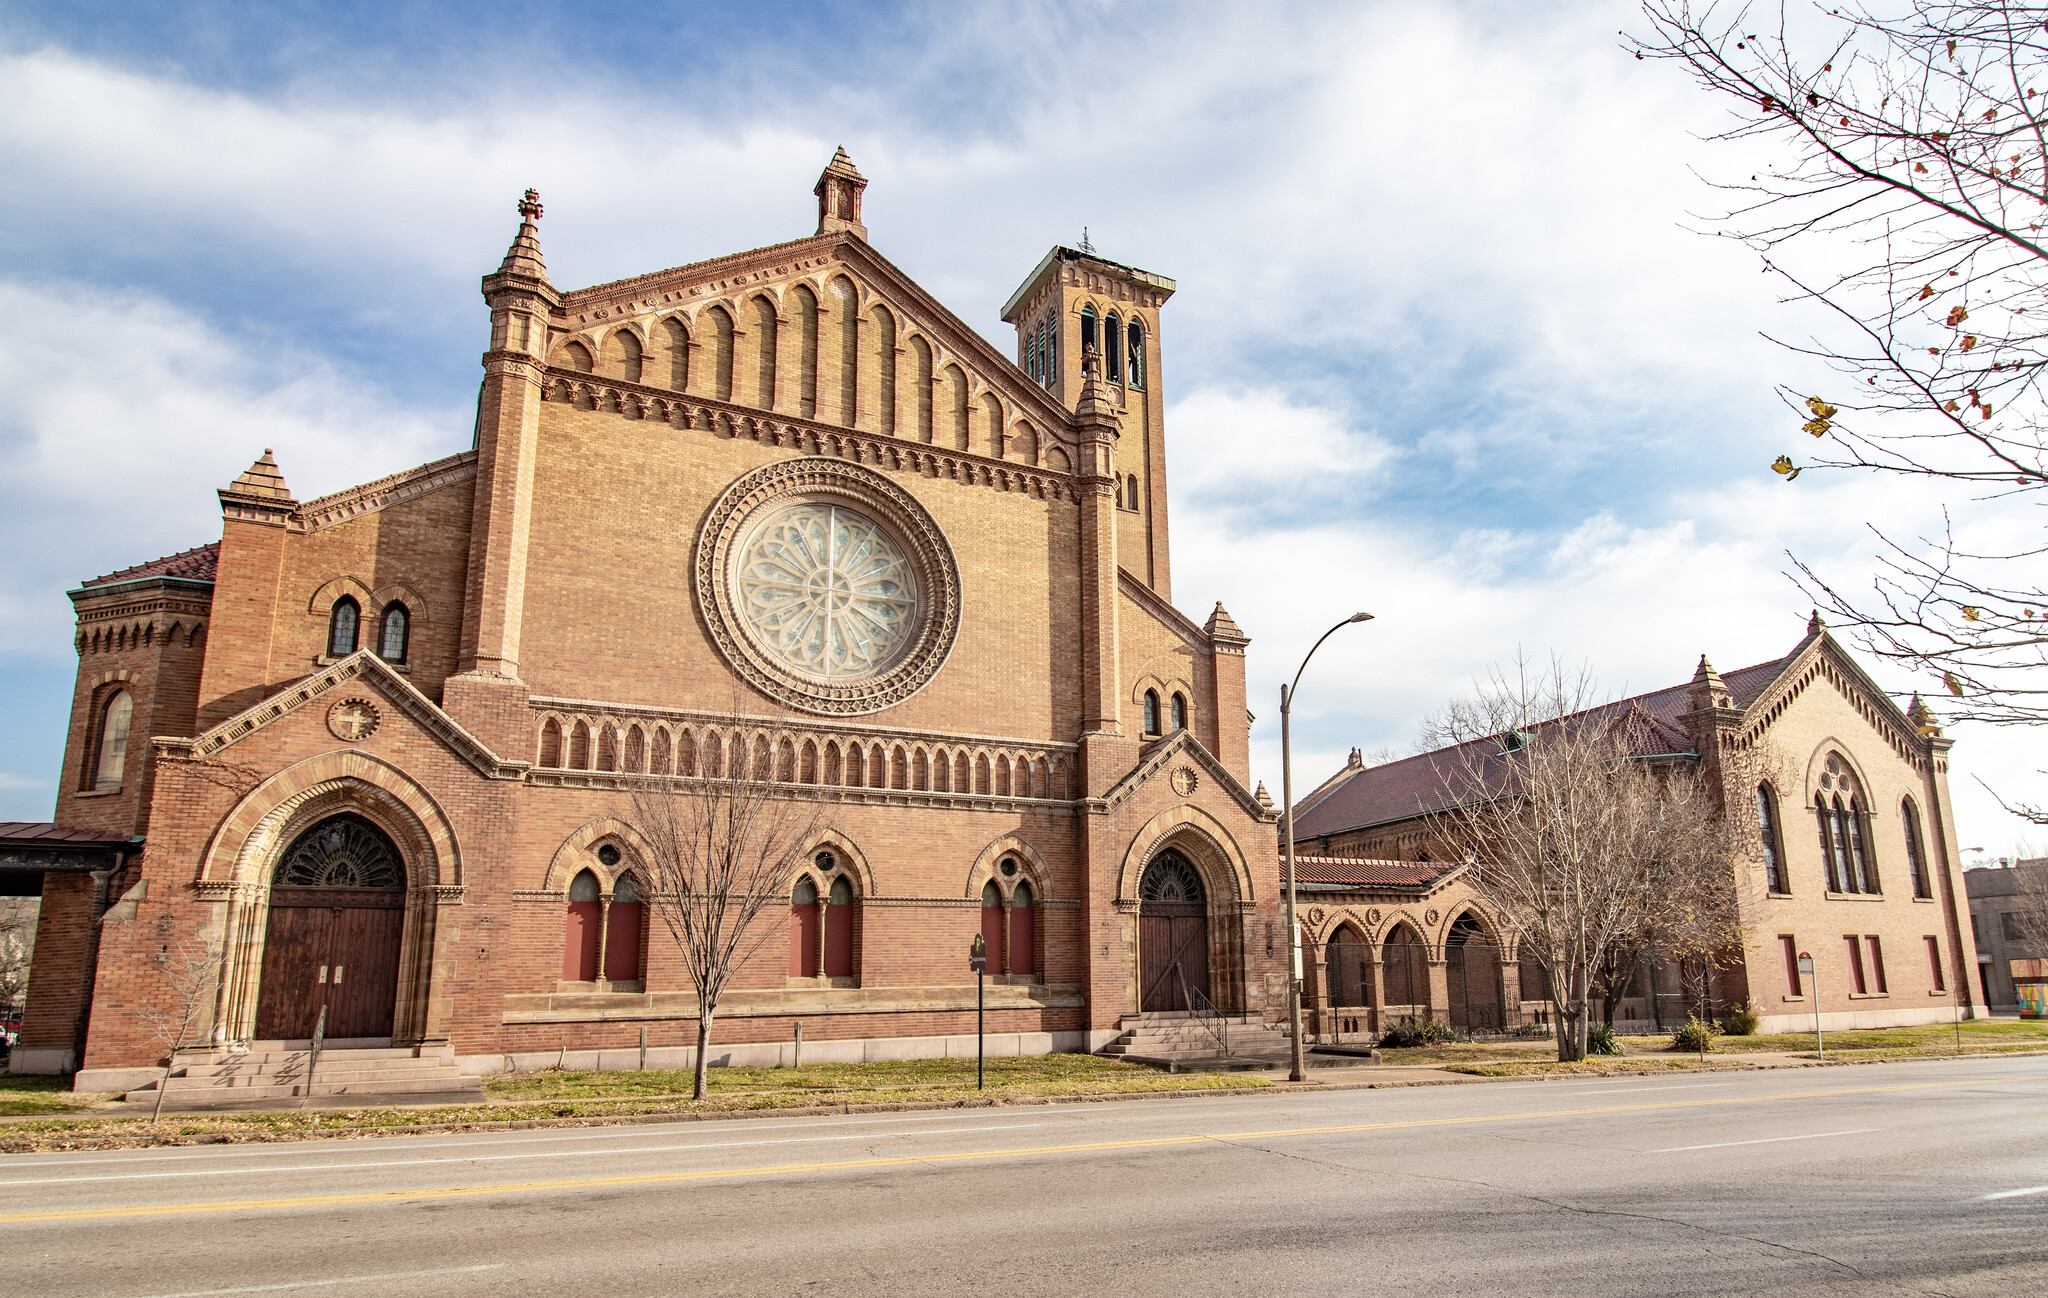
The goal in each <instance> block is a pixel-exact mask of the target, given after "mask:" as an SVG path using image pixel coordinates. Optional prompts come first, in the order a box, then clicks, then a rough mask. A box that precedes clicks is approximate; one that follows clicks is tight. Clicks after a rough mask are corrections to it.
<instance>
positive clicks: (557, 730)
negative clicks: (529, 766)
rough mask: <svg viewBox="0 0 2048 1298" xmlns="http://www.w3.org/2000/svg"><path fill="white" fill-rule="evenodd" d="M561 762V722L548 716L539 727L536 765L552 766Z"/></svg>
mask: <svg viewBox="0 0 2048 1298" xmlns="http://www.w3.org/2000/svg"><path fill="white" fill-rule="evenodd" d="M561 764H562V723H561V722H559V721H557V720H555V719H554V718H553V717H549V718H548V719H547V720H546V721H545V722H543V723H542V725H541V728H540V760H539V762H537V763H536V765H539V766H543V767H554V766H560V765H561Z"/></svg>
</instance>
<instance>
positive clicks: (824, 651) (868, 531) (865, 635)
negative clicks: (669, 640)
mask: <svg viewBox="0 0 2048 1298" xmlns="http://www.w3.org/2000/svg"><path fill="white" fill-rule="evenodd" d="M734 576H735V577H736V579H737V580H736V582H735V584H736V585H737V586H738V594H739V605H740V616H741V617H742V619H744V621H745V623H746V627H747V629H748V630H749V631H750V632H752V633H753V635H754V637H755V638H756V639H757V640H758V641H759V642H760V644H761V646H762V647H763V648H765V649H767V650H768V651H769V652H770V653H772V654H774V655H775V656H776V657H777V658H780V659H781V660H782V661H783V662H785V663H787V664H789V665H790V666H791V667H794V668H796V669H797V670H798V671H800V672H803V673H805V674H807V675H810V676H815V677H818V678H819V679H822V680H834V679H841V678H845V677H854V676H865V675H868V674H870V673H873V672H876V671H879V670H880V669H882V668H883V667H886V666H887V665H888V664H889V662H890V661H891V660H892V659H894V658H895V657H896V654H897V652H898V651H899V650H900V649H901V648H902V647H903V645H904V642H905V641H906V640H907V639H908V638H909V635H910V631H911V629H912V627H913V626H914V625H915V622H916V614H917V584H916V578H915V577H914V576H913V575H912V572H911V566H910V563H909V561H908V559H907V557H906V556H905V555H904V553H903V550H902V548H901V547H900V546H898V545H897V544H896V542H895V541H894V540H892V539H891V538H890V536H889V534H888V533H886V532H884V531H883V530H882V529H881V528H879V527H877V526H876V525H875V524H874V523H873V522H872V521H870V520H869V519H867V518H865V517H863V516H862V515H860V514H857V513H855V512H853V511H852V510H850V509H847V508H845V507H843V506H840V505H834V504H801V505H792V506H790V507H789V508H787V509H783V510H779V511H777V512H776V513H775V514H773V515H771V516H770V517H769V518H768V519H767V520H766V521H765V522H763V523H762V524H761V525H760V526H759V527H758V528H756V529H755V531H754V534H753V536H752V537H751V538H749V539H748V541H747V544H746V548H745V549H744V550H743V551H742V552H741V555H740V561H739V565H738V568H737V570H736V571H735V573H734Z"/></svg>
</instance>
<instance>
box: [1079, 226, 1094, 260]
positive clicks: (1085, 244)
mask: <svg viewBox="0 0 2048 1298" xmlns="http://www.w3.org/2000/svg"><path fill="white" fill-rule="evenodd" d="M1081 251H1082V252H1085V253H1087V254H1088V255H1089V256H1091V257H1093V256H1094V255H1095V245H1094V244H1092V243H1090V242H1089V241H1088V227H1087V226H1085V225H1084V226H1082V227H1081Z"/></svg>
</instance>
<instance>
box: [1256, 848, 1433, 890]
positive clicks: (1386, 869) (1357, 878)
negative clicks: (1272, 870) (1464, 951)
mask: <svg viewBox="0 0 2048 1298" xmlns="http://www.w3.org/2000/svg"><path fill="white" fill-rule="evenodd" d="M1457 868H1458V863H1457V862H1456V861H1369V860H1364V859H1353V858H1350V857H1341V856H1301V855H1296V856H1295V858H1294V881H1295V882H1296V883H1352V884H1358V885H1361V886H1365V887H1392V888H1419V887H1421V886H1423V885H1424V884H1428V883H1431V882H1433V881H1435V880H1437V879H1439V878H1442V877H1443V876H1444V875H1446V874H1449V873H1450V872H1451V871H1453V870H1455V869H1457Z"/></svg>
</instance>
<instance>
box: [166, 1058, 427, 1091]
mask: <svg viewBox="0 0 2048 1298" xmlns="http://www.w3.org/2000/svg"><path fill="white" fill-rule="evenodd" d="M463 1076H464V1074H463V1073H462V1072H461V1071H460V1070H459V1069H456V1068H452V1067H447V1068H431V1069H429V1068H413V1069H405V1070H396V1069H389V1068H329V1067H327V1065H325V1064H322V1065H321V1066H320V1069H319V1072H318V1074H317V1076H316V1080H318V1081H322V1082H354V1083H359V1084H365V1083H371V1082H389V1083H391V1084H392V1085H393V1086H396V1087H400V1088H404V1087H409V1086H414V1085H418V1084H420V1083H422V1082H427V1081H435V1080H438V1079H441V1078H450V1077H452V1078H458V1079H459V1078H461V1077H463ZM305 1080H306V1070H305V1069H303V1068H295V1069H287V1070H285V1071H282V1072H275V1073H236V1072H203V1073H202V1072H192V1073H172V1074H171V1081H172V1082H173V1083H175V1084H176V1085H178V1086H179V1087H180V1088H183V1089H191V1088H193V1087H206V1086H211V1087H250V1086H296V1085H298V1084H299V1083H300V1082H303V1081H305Z"/></svg>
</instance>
